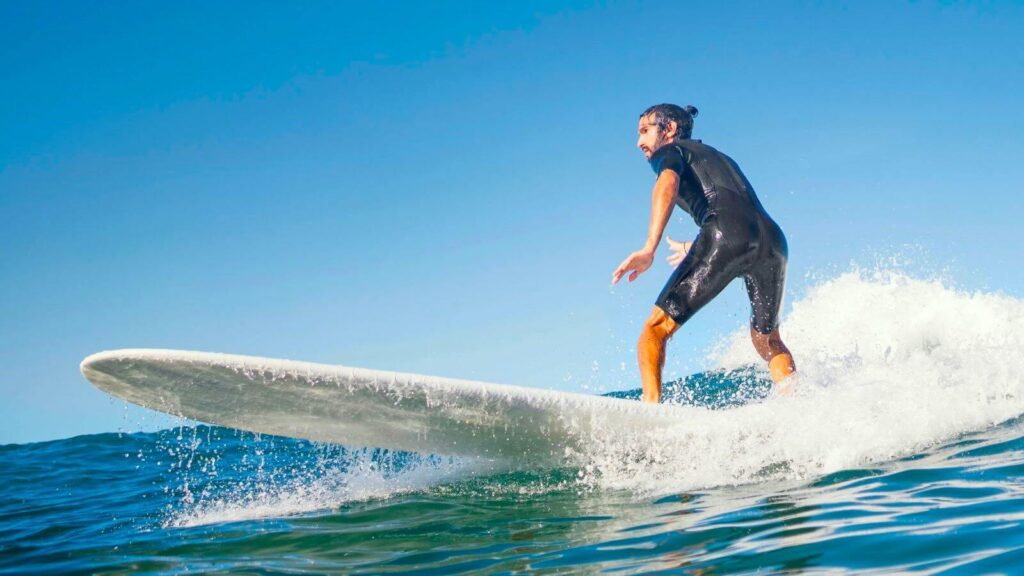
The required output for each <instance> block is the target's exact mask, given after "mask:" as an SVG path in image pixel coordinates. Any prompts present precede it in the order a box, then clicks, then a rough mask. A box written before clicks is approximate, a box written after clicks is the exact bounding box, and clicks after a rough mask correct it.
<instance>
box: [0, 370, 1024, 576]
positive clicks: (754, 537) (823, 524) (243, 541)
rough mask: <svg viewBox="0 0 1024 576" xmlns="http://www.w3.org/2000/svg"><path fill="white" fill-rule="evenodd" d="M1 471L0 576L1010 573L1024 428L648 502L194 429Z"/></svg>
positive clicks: (33, 455) (559, 474)
mask: <svg viewBox="0 0 1024 576" xmlns="http://www.w3.org/2000/svg"><path fill="white" fill-rule="evenodd" d="M698 380H699V379H698ZM695 382H697V380H693V379H691V381H690V382H689V385H691V386H692V385H693V384H694V383H695ZM705 383H706V384H708V385H706V386H704V388H705V389H716V390H717V389H721V388H722V387H723V386H727V385H728V384H729V382H728V381H723V379H722V378H721V377H720V376H718V377H716V378H708V379H706V380H705ZM726 396H729V394H726ZM701 397H702V398H704V399H716V398H717V399H718V400H716V401H720V396H715V395H714V394H704V395H703V396H701ZM721 404H722V405H723V406H724V407H726V408H727V407H728V405H729V402H721ZM0 469H2V470H3V471H4V472H3V479H4V489H3V491H2V495H0V552H2V553H0V572H3V573H21V572H28V571H31V572H59V573H68V572H99V573H104V572H126V571H130V572H136V573H164V572H185V571H191V572H204V573H208V572H212V573H217V572H223V573H230V572H257V573H274V572H289V573H291V572H311V573H319V572H339V573H351V574H382V573H405V572H415V573H423V574H430V573H436V574H448V573H455V572H466V573H474V572H475V573H525V572H529V573H552V574H554V573H592V572H608V573H637V572H658V571H666V572H677V571H678V570H679V569H680V568H685V569H687V570H691V571H693V572H695V573H716V574H723V573H749V572H754V571H759V570H760V571H767V572H804V571H811V572H814V571H821V570H835V571H838V572H858V573H864V572H866V571H871V570H874V571H878V572H880V573H891V572H892V571H910V570H914V571H922V572H929V573H936V572H942V573H962V574H977V573H983V572H984V573H1020V571H1021V566H1024V527H1022V521H1024V419H1020V418H1017V419H1012V420H1009V421H1007V422H1003V423H1001V424H998V425H996V426H992V427H990V428H987V429H985V430H981V431H977V432H973V433H966V434H960V435H958V436H956V437H955V438H952V439H950V440H948V441H946V442H943V443H940V444H936V445H934V446H932V447H930V448H929V449H927V450H923V451H920V452H916V453H914V454H911V455H908V456H906V457H903V458H899V459H896V460H893V461H888V462H878V463H875V464H874V465H872V466H870V467H861V468H851V469H845V470H841V471H837V472H833V473H830V474H827V475H824V476H820V477H814V478H810V479H806V480H786V479H777V478H771V476H772V475H771V474H770V473H769V474H767V476H768V478H767V479H766V480H765V481H763V482H755V483H745V484H742V485H736V486H719V487H714V488H709V489H703V490H680V491H678V492H670V493H666V494H660V495H657V496H654V495H650V494H647V495H645V494H643V493H638V492H636V491H631V490H622V489H608V488H603V487H601V486H599V485H595V483H593V482H591V481H589V480H588V479H587V478H586V477H585V475H583V474H581V471H580V470H576V469H553V470H540V471H532V472H523V471H518V472H505V473H497V474H495V473H489V474H483V475H474V474H472V473H469V472H466V471H465V470H464V469H463V468H462V467H461V464H460V463H459V462H456V461H454V460H451V459H446V458H440V457H434V458H423V457H419V456H416V455H412V454H398V453H389V452H387V451H381V450H359V451H350V450H346V449H344V448H341V447H337V446H322V445H321V446H318V445H314V444H311V443H308V442H303V441H297V440H291V439H286V438H277V437H268V436H263V437H258V436H255V435H253V434H249V433H242V432H238V431H234V430H230V429H225V428H216V427H207V426H198V427H182V428H178V429H171V430H165V431H162V432H158V433H150V434H100V435H93V436H82V437H77V438H71V439H66V440H57V441H53V442H43V443H35V444H24V445H7V446H2V447H0ZM782 476H784V475H782Z"/></svg>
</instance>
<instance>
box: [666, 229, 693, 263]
mask: <svg viewBox="0 0 1024 576" xmlns="http://www.w3.org/2000/svg"><path fill="white" fill-rule="evenodd" d="M665 241H666V242H668V247H669V249H670V250H672V254H669V256H668V258H667V260H668V263H669V264H671V265H672V267H676V266H679V263H680V262H682V261H683V258H685V257H686V253H687V252H689V251H690V248H693V242H676V241H675V240H673V239H672V238H671V237H670V236H666V237H665Z"/></svg>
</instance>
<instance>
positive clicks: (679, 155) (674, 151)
mask: <svg viewBox="0 0 1024 576" xmlns="http://www.w3.org/2000/svg"><path fill="white" fill-rule="evenodd" d="M685 152H686V151H685V150H684V149H683V148H682V147H680V146H679V145H678V144H675V143H672V144H666V145H664V146H662V147H661V148H658V149H657V150H655V151H654V154H651V160H650V162H651V169H652V170H654V173H655V174H661V172H662V171H663V170H672V171H673V172H675V173H677V174H680V175H681V174H682V173H683V169H684V168H685V167H686V158H685Z"/></svg>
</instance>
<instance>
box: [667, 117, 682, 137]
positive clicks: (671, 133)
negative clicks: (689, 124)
mask: <svg viewBox="0 0 1024 576" xmlns="http://www.w3.org/2000/svg"><path fill="white" fill-rule="evenodd" d="M665 136H666V137H668V139H669V140H675V139H676V137H678V136H679V123H678V122H676V121H675V120H669V121H668V130H665Z"/></svg>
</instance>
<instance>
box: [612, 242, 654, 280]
mask: <svg viewBox="0 0 1024 576" xmlns="http://www.w3.org/2000/svg"><path fill="white" fill-rule="evenodd" d="M653 262H654V250H637V251H636V252H633V253H632V254H630V255H629V256H627V257H626V259H625V260H623V261H622V264H619V267H618V268H616V269H615V272H613V273H612V284H615V283H616V282H618V281H619V279H620V278H622V275H623V274H625V273H626V272H629V273H630V274H629V281H630V282H632V281H633V280H636V278H637V276H639V275H641V274H643V273H644V272H646V271H647V269H648V268H650V267H651V264H652V263H653Z"/></svg>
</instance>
